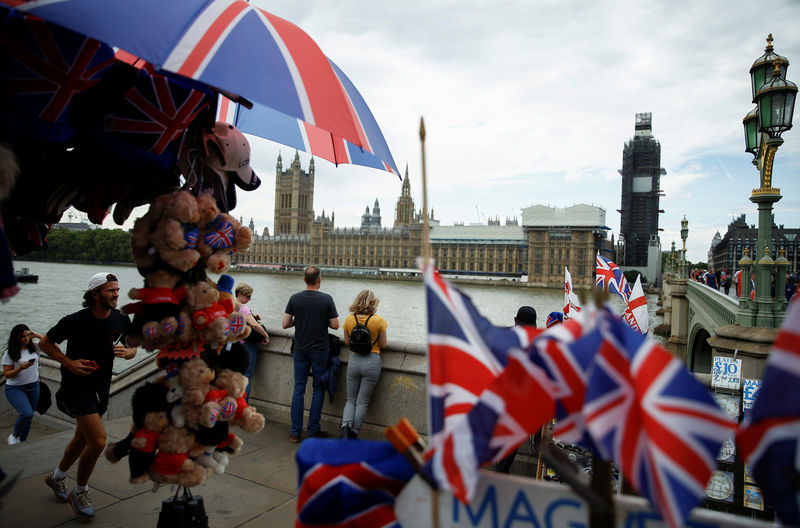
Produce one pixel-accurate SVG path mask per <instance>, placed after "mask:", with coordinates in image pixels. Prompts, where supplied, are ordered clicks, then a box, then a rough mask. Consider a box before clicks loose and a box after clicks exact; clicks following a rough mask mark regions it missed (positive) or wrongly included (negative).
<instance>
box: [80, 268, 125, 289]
mask: <svg viewBox="0 0 800 528" xmlns="http://www.w3.org/2000/svg"><path fill="white" fill-rule="evenodd" d="M117 280H118V279H117V277H116V275H114V274H113V273H107V272H101V273H95V274H94V275H92V277H91V278H90V279H89V285H88V286H87V287H86V291H92V290H94V289H97V288H99V287H100V286H102V285H103V284H105V283H107V282H117Z"/></svg>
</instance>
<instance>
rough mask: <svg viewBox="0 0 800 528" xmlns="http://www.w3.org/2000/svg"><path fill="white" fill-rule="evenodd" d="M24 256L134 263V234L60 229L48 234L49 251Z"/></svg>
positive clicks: (43, 258) (43, 250)
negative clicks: (132, 245)
mask: <svg viewBox="0 0 800 528" xmlns="http://www.w3.org/2000/svg"><path fill="white" fill-rule="evenodd" d="M25 256H26V257H27V258H31V259H36V260H72V261H78V262H133V256H132V254H131V234H130V233H129V232H127V231H123V230H122V229H89V230H87V231H70V230H69V229H60V228H57V229H53V230H52V231H50V232H49V233H48V234H47V249H40V250H39V251H36V252H34V253H30V254H28V255H25Z"/></svg>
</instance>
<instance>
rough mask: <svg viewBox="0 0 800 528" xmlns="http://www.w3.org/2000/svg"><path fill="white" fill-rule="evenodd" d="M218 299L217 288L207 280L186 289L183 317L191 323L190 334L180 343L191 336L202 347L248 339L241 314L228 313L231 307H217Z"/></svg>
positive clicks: (218, 305) (220, 305)
mask: <svg viewBox="0 0 800 528" xmlns="http://www.w3.org/2000/svg"><path fill="white" fill-rule="evenodd" d="M219 295H220V293H219V290H218V289H217V286H216V285H215V284H214V283H213V282H211V281H208V280H206V281H201V282H197V283H194V284H189V285H188V286H187V287H186V308H187V310H186V312H185V313H186V314H187V315H188V317H189V318H190V320H191V328H192V330H191V331H188V332H185V334H184V337H182V340H184V341H185V340H186V337H185V336H193V337H197V338H199V339H201V340H203V341H204V342H205V343H209V344H218V343H222V342H224V341H226V340H228V338H230V337H233V338H235V339H242V338H244V336H246V335H248V332H247V330H248V326H247V325H246V324H245V320H244V314H242V313H241V312H229V311H228V310H229V309H230V307H228V308H226V307H225V306H224V305H222V304H220V303H219ZM185 317H186V316H184V317H183V319H185ZM183 319H182V320H183ZM180 324H185V323H180V322H179V325H180ZM187 326H188V325H187Z"/></svg>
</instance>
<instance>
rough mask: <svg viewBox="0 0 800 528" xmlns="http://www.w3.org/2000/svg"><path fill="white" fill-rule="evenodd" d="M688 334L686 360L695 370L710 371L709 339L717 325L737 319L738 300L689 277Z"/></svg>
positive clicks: (725, 324) (726, 324)
mask: <svg viewBox="0 0 800 528" xmlns="http://www.w3.org/2000/svg"><path fill="white" fill-rule="evenodd" d="M686 299H687V301H688V308H689V310H688V334H687V342H686V353H687V354H686V364H687V366H688V367H689V368H690V369H691V370H692V371H694V372H705V373H709V372H711V361H712V359H711V357H712V355H711V345H709V343H708V339H709V338H710V337H712V336H714V335H716V333H717V330H716V329H717V328H720V327H722V326H729V325H732V324H734V323H735V322H736V312H737V310H738V309H739V301H738V300H737V299H734V298H733V297H729V296H727V295H725V294H724V293H722V292H720V291H719V290H715V289H714V288H710V287H708V286H706V285H705V284H702V283H699V282H697V281H693V280H690V281H687V284H686Z"/></svg>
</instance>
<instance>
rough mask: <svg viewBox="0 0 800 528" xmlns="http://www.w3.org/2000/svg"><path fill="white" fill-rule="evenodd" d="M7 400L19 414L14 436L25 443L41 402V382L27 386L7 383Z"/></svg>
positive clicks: (15, 423)
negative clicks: (35, 412)
mask: <svg viewBox="0 0 800 528" xmlns="http://www.w3.org/2000/svg"><path fill="white" fill-rule="evenodd" d="M6 398H8V401H9V403H11V406H12V407H14V409H16V411H17V412H18V413H19V416H17V421H16V422H14V436H16V437H18V438H19V439H20V440H21V441H23V442H24V441H25V440H26V439H27V438H28V433H29V432H30V430H31V421H32V420H33V411H35V410H36V403H37V402H38V401H39V382H38V381H34V382H33V383H27V384H25V385H9V384H8V383H6Z"/></svg>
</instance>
